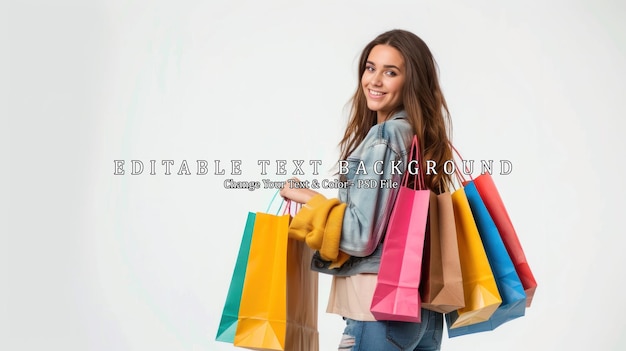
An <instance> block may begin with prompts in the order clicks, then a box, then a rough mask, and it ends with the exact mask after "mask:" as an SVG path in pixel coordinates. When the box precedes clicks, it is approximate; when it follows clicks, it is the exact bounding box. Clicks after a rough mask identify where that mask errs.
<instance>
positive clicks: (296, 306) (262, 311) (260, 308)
mask: <svg viewBox="0 0 626 351" xmlns="http://www.w3.org/2000/svg"><path fill="white" fill-rule="evenodd" d="M277 194H278V192H276V193H275V194H274V198H272V201H271V202H270V206H271V204H272V202H273V201H274V199H275V198H276V195H277ZM283 204H285V202H283ZM290 205H291V202H290V201H287V202H286V206H285V211H283V214H282V215H278V212H280V208H279V211H278V212H277V214H275V215H273V214H268V213H261V212H257V213H256V214H255V222H254V228H253V230H252V239H251V243H250V250H249V251H250V253H249V255H248V265H247V267H246V276H245V280H244V286H243V289H242V293H241V302H240V308H239V315H238V322H237V329H236V332H235V337H234V341H233V345H234V346H238V347H244V348H248V349H254V350H289V351H318V350H319V333H318V330H317V313H318V290H317V289H318V273H317V272H314V271H311V270H310V268H309V265H310V261H311V258H312V257H313V251H312V250H311V249H310V248H309V247H307V246H306V243H304V242H302V241H297V240H294V239H289V238H288V228H289V221H290V220H291V218H292V217H291V207H290ZM269 208H270V207H269V206H268V210H267V212H269ZM281 208H282V205H281Z"/></svg>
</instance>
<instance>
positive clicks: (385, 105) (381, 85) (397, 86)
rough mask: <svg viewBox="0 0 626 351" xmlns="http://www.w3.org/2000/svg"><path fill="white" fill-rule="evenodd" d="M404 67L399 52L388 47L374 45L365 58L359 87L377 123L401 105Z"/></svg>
mask: <svg viewBox="0 0 626 351" xmlns="http://www.w3.org/2000/svg"><path fill="white" fill-rule="evenodd" d="M404 79H405V66H404V58H403V57H402V54H400V51H398V50H397V49H395V48H393V47H391V46H389V45H376V46H374V47H373V48H372V50H371V51H370V54H369V56H368V57H367V63H366V66H365V71H364V72H363V76H361V85H362V86H363V92H364V93H365V98H366V100H367V107H368V108H369V109H370V110H372V111H376V112H377V113H378V123H380V122H382V121H384V120H386V119H387V118H388V117H389V114H390V113H391V111H392V110H393V109H394V108H396V107H398V106H399V105H401V104H402V87H403V86H404Z"/></svg>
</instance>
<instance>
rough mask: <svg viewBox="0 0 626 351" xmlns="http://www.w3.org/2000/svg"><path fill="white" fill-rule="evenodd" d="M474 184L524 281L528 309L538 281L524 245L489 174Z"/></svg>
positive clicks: (483, 175) (478, 178) (480, 177)
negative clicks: (525, 252)
mask: <svg viewBox="0 0 626 351" xmlns="http://www.w3.org/2000/svg"><path fill="white" fill-rule="evenodd" d="M474 184H476V189H477V190H478V193H479V194H480V197H481V199H482V200H483V202H484V203H485V207H487V211H489V214H490V215H491V218H492V219H493V221H494V223H495V224H496V227H497V228H498V231H499V232H500V236H501V237H502V241H503V242H504V246H505V247H506V250H507V252H508V253H509V256H510V257H511V260H512V261H513V265H514V266H515V271H516V272H517V274H518V275H519V278H520V280H521V281H522V286H523V287H524V292H525V293H526V307H530V304H531V302H532V299H533V296H534V295H535V290H536V289H537V281H535V277H534V276H533V273H532V271H531V270H530V266H529V265H528V261H527V260H526V255H525V254H524V250H523V249H522V244H521V243H520V241H519V238H518V237H517V233H516V232H515V228H513V223H512V222H511V218H509V214H508V212H507V210H506V208H505V207H504V203H503V202H502V198H501V197H500V193H499V192H498V189H497V188H496V185H495V184H494V182H493V179H492V178H491V175H490V174H489V173H485V174H481V175H479V176H478V177H476V179H474Z"/></svg>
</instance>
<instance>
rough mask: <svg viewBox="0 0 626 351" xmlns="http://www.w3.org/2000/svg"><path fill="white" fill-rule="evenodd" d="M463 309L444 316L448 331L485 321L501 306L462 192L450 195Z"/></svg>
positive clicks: (465, 197)
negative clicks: (460, 276) (456, 241)
mask: <svg viewBox="0 0 626 351" xmlns="http://www.w3.org/2000/svg"><path fill="white" fill-rule="evenodd" d="M452 205H453V208H454V220H455V224H456V231H457V239H458V245H459V258H460V261H461V273H462V275H463V292H464V297H465V307H464V308H461V309H458V310H456V311H453V312H451V313H448V314H446V322H447V324H448V326H449V328H451V329H452V328H456V327H461V326H467V325H471V324H475V323H479V322H484V321H486V320H488V319H489V318H490V317H491V315H492V314H493V313H494V312H495V311H496V309H497V308H498V306H500V304H501V303H502V297H501V296H500V292H499V291H498V286H497V285H496V280H495V278H494V275H493V272H492V270H491V266H490V265H489V260H488V259H487V254H486V252H485V248H484V247H483V243H482V240H481V238H480V234H479V233H478V228H477V227H476V222H475V221H474V216H473V215H472V210H471V208H470V205H469V202H468V200H467V196H466V195H465V190H464V189H463V188H460V189H457V190H456V191H455V192H454V193H452Z"/></svg>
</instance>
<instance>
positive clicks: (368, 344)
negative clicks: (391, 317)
mask: <svg viewBox="0 0 626 351" xmlns="http://www.w3.org/2000/svg"><path fill="white" fill-rule="evenodd" d="M344 319H345V320H346V329H345V330H344V332H343V337H342V339H341V343H340V344H339V349H338V350H340V351H398V350H402V351H437V350H440V349H441V339H442V337H443V315H442V314H441V313H437V312H433V311H429V310H426V309H422V322H421V323H407V322H394V321H376V322H362V321H355V320H353V319H349V318H344Z"/></svg>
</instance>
